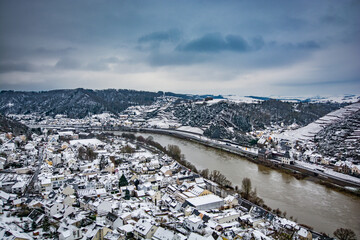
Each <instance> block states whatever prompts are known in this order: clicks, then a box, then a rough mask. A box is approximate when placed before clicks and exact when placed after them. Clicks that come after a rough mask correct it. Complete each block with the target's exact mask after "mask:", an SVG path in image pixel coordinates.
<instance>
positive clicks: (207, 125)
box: [167, 99, 345, 142]
mask: <svg viewBox="0 0 360 240" xmlns="http://www.w3.org/2000/svg"><path fill="white" fill-rule="evenodd" d="M342 106H345V104H340V103H304V102H300V103H292V102H283V101H279V100H273V99H270V100H266V101H261V102H258V103H234V102H229V101H222V102H219V103H216V104H211V105H208V104H206V102H204V104H194V103H191V102H189V103H182V104H176V105H174V106H172V107H170V108H168V109H167V111H168V112H169V113H172V114H173V115H174V116H175V117H176V118H177V119H178V121H179V122H180V123H181V124H182V125H185V126H192V127H200V128H202V129H205V131H204V134H205V135H206V136H208V137H211V138H219V139H236V141H238V142H246V141H249V140H251V139H249V138H244V137H245V134H246V133H247V132H249V131H252V130H263V129H265V128H266V127H271V126H272V125H278V126H284V127H286V126H289V125H291V124H294V123H295V124H297V125H298V126H305V125H307V124H309V123H311V122H313V121H315V120H317V119H318V118H320V117H322V116H324V115H326V114H327V113H329V112H331V111H334V110H336V109H338V108H340V107H342Z"/></svg>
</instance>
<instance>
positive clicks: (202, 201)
mask: <svg viewBox="0 0 360 240" xmlns="http://www.w3.org/2000/svg"><path fill="white" fill-rule="evenodd" d="M186 201H187V202H189V203H190V204H191V205H193V206H195V207H197V206H201V205H206V204H211V203H218V202H223V201H224V200H223V199H222V198H221V197H219V196H216V195H214V194H209V195H206V196H201V197H196V198H190V199H186Z"/></svg>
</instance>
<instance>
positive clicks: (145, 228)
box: [134, 219, 158, 239]
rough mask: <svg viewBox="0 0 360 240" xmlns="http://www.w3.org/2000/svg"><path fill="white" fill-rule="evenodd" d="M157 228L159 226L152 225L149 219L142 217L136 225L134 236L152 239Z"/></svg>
mask: <svg viewBox="0 0 360 240" xmlns="http://www.w3.org/2000/svg"><path fill="white" fill-rule="evenodd" d="M157 228H158V227H157V226H155V225H152V224H151V223H150V222H149V221H147V220H145V219H140V220H139V221H138V222H137V224H136V225H135V227H134V238H135V239H151V238H152V236H153V235H154V233H155V231H156V230H157Z"/></svg>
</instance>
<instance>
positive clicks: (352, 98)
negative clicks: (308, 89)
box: [223, 95, 360, 103]
mask: <svg viewBox="0 0 360 240" xmlns="http://www.w3.org/2000/svg"><path fill="white" fill-rule="evenodd" d="M223 97H224V98H226V99H228V100H230V101H232V102H238V103H239V102H243V103H254V102H259V101H263V100H261V98H262V97H252V96H238V95H223ZM266 98H271V99H278V100H282V101H287V102H300V101H309V102H312V103H326V102H338V103H355V102H357V101H359V100H360V95H341V96H315V97H294V96H275V95H272V96H268V97H264V99H266Z"/></svg>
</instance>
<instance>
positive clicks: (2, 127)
mask: <svg viewBox="0 0 360 240" xmlns="http://www.w3.org/2000/svg"><path fill="white" fill-rule="evenodd" d="M0 132H4V133H8V132H11V133H13V134H14V135H16V136H18V135H21V134H26V135H27V134H29V133H31V131H30V129H29V128H28V127H27V126H25V125H24V124H22V123H19V122H18V121H16V120H12V119H10V118H8V117H5V116H3V115H1V114H0Z"/></svg>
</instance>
